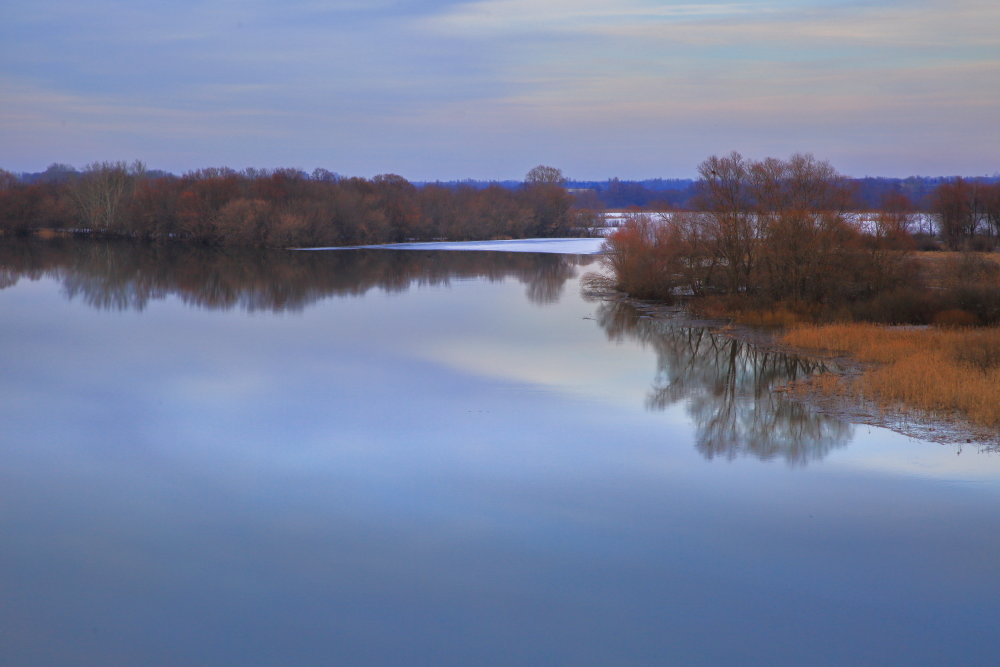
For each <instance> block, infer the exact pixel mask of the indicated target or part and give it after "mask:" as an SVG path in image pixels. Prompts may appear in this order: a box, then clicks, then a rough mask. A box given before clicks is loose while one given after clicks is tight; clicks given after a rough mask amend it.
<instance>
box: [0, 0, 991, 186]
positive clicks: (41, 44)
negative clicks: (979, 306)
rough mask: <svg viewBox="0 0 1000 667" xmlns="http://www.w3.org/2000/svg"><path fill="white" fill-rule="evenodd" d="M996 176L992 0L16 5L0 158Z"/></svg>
mask: <svg viewBox="0 0 1000 667" xmlns="http://www.w3.org/2000/svg"><path fill="white" fill-rule="evenodd" d="M731 150H739V151H741V152H743V153H744V154H746V155H748V156H751V157H764V156H769V155H773V156H777V157H786V156H787V155H789V154H791V153H793V152H812V153H814V154H815V155H816V156H817V157H819V158H822V159H827V160H829V161H830V162H832V163H833V165H834V166H835V167H837V168H838V169H839V170H840V171H842V172H843V173H846V174H848V175H853V176H862V175H866V174H871V175H887V176H907V175H911V174H926V175H951V174H961V175H977V174H991V173H995V172H998V171H1000V3H997V2H996V1H995V0H923V1H921V0H916V1H910V2H904V1H901V0H869V1H857V2H822V1H818V0H801V1H798V2H792V1H790V0H754V1H750V2H739V1H736V2H698V1H690V2H652V1H648V0H617V1H616V0H602V1H596V0H547V1H543V0H479V1H466V2H453V1H437V0H434V1H430V2H416V1H413V0H398V1H396V0H368V1H361V0H344V1H336V0H335V1H321V0H282V1H281V2H277V1H267V0H239V1H238V0H201V1H195V0H171V1H169V2H167V1H160V0H156V1H145V2H144V1H142V0H133V1H131V2H125V1H120V0H91V1H88V2H79V0H32V2H13V1H12V0H0V167H3V168H6V169H9V170H14V171H38V170H41V169H44V168H45V167H46V166H47V165H48V164H50V163H52V162H66V163H69V164H73V165H75V166H77V167H82V166H83V165H85V164H87V163H89V162H92V161H95V160H118V159H122V160H132V159H141V160H143V161H145V162H146V163H147V165H148V166H150V167H152V168H162V169H168V170H171V171H175V172H183V171H186V170H189V169H195V168H199V167H206V166H230V167H234V168H242V167H247V166H257V167H279V166H283V167H299V168H303V169H306V170H311V169H312V168H314V167H325V168H328V169H330V170H332V171H336V172H339V173H342V174H346V175H358V176H372V175H375V174H378V173H389V172H392V173H398V174H401V175H403V176H405V177H407V178H410V179H413V180H424V179H454V178H482V179H506V178H521V177H523V175H524V174H525V173H526V172H527V171H528V169H530V168H531V167H532V166H534V165H536V164H539V163H545V164H551V165H554V166H557V167H560V168H561V169H562V170H563V171H564V172H565V173H566V175H567V176H569V177H571V178H595V179H603V178H608V177H611V176H620V177H623V178H648V177H657V176H662V177H686V176H691V175H693V174H694V173H695V168H696V166H697V164H698V163H699V162H701V161H702V160H703V159H704V158H705V157H707V156H709V155H712V154H719V153H726V152H729V151H731Z"/></svg>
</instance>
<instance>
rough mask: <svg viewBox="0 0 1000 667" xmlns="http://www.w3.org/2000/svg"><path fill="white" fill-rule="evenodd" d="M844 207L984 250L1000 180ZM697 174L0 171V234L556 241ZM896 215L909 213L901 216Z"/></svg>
mask: <svg viewBox="0 0 1000 667" xmlns="http://www.w3.org/2000/svg"><path fill="white" fill-rule="evenodd" d="M837 182H838V188H839V192H840V195H841V200H842V208H843V209H844V210H848V209H849V210H851V211H855V212H857V211H868V212H871V213H872V214H873V215H875V216H879V215H883V214H885V215H889V214H891V215H894V216H896V217H897V218H899V219H900V220H903V221H906V220H910V221H912V219H913V218H912V215H913V214H915V213H917V212H926V213H928V214H929V215H928V216H925V217H924V218H922V221H923V224H922V225H919V226H915V225H910V227H912V228H909V229H907V233H908V234H913V235H914V236H915V237H916V238H917V241H918V243H919V245H920V247H923V248H925V249H931V248H934V247H937V246H938V245H941V246H943V247H947V248H952V249H958V248H978V249H990V248H992V247H994V246H996V245H997V241H998V239H1000V177H982V178H968V179H962V178H938V177H935V178H925V177H912V178H907V179H889V178H863V179H848V178H845V177H843V176H840V175H838V176H837ZM705 192H706V180H705V175H704V174H702V178H700V179H698V180H691V179H649V180H644V181H625V180H622V179H618V178H611V179H608V180H607V181H569V180H567V179H565V178H564V177H563V175H562V172H561V171H559V170H558V169H555V168H553V167H547V166H544V165H539V166H538V167H536V168H535V169H532V170H531V172H529V174H528V175H527V176H526V178H525V179H524V181H520V182H514V181H504V182H497V183H485V182H481V181H472V180H466V181H452V182H435V183H411V182H409V181H407V180H406V179H404V178H402V177H401V176H396V175H394V174H384V175H380V176H375V177H374V178H371V179H365V178H356V177H355V178H351V177H343V176H340V175H338V174H335V173H332V172H330V171H327V170H325V169H316V170H314V171H313V172H312V173H306V172H303V171H301V170H297V169H274V170H264V169H245V170H242V171H235V170H232V169H228V168H211V169H201V170H198V171H193V172H189V173H187V174H184V175H182V176H175V175H173V174H169V173H166V172H163V171H154V170H147V169H146V168H145V166H144V165H143V164H142V163H141V162H133V163H124V162H99V163H93V164H91V165H88V166H87V167H85V168H84V169H83V170H82V171H78V170H76V169H75V168H73V167H71V166H68V165H64V164H53V165H51V166H49V168H48V169H46V170H45V171H44V172H39V173H36V174H20V175H14V174H12V173H10V172H6V171H3V170H0V232H6V233H30V232H32V231H35V230H39V229H53V230H60V229H61V230H78V231H86V232H87V233H90V234H100V235H106V236H123V237H129V238H139V239H179V240H187V241H192V242H197V243H204V244H216V245H253V246H289V245H301V246H307V245H360V244H374V243H387V242H398V241H408V240H434V239H450V240H465V239H492V238H523V237H531V236H567V235H574V234H578V233H583V232H585V230H587V229H589V228H591V227H595V226H599V225H600V224H602V222H603V220H602V217H601V212H602V211H604V210H608V209H612V210H623V209H625V210H646V211H669V210H673V211H685V210H686V211H704V210H705V207H706V206H709V205H712V203H711V201H710V200H708V199H706V198H705ZM906 216H911V217H909V218H907V217H906Z"/></svg>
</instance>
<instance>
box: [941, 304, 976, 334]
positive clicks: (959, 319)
mask: <svg viewBox="0 0 1000 667" xmlns="http://www.w3.org/2000/svg"><path fill="white" fill-rule="evenodd" d="M931 323H932V324H933V325H934V326H937V327H945V328H952V329H954V328H959V327H974V326H976V325H977V324H979V318H978V317H976V316H975V314H973V313H970V312H969V311H967V310H962V309H961V308H949V309H948V310H942V311H939V312H937V313H935V314H934V318H933V319H932V320H931Z"/></svg>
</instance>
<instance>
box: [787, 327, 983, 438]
mask: <svg viewBox="0 0 1000 667" xmlns="http://www.w3.org/2000/svg"><path fill="white" fill-rule="evenodd" d="M783 341H784V342H785V343H788V344H789V345H794V346H797V347H803V348H811V349H821V350H831V351H838V352H846V353H849V354H851V355H853V356H854V357H856V358H857V359H859V360H860V361H863V362H869V363H874V364H876V365H874V366H872V367H870V368H868V369H866V370H865V371H864V373H863V374H862V376H861V378H860V379H858V380H857V381H856V382H853V383H852V384H851V388H850V390H851V391H854V392H858V393H860V394H862V395H863V396H864V397H865V398H868V399H871V400H874V401H876V402H877V403H878V404H879V405H881V406H884V407H888V406H890V405H894V404H902V405H903V406H904V407H909V408H915V409H918V410H925V411H928V412H936V413H951V412H959V413H961V414H962V415H964V416H966V417H967V418H968V419H969V420H971V421H972V422H973V423H975V424H979V425H982V426H988V427H998V426H1000V400H998V399H997V397H998V396H1000V328H995V327H993V328H982V329H960V330H944V329H937V328H930V329H893V328H887V327H880V326H876V325H871V324H833V325H826V326H805V327H800V328H797V329H794V330H792V331H790V332H789V333H787V334H785V336H784V337H783ZM819 388H820V389H821V390H823V391H826V392H827V393H833V392H835V391H845V390H848V388H847V386H846V384H845V383H837V384H836V385H834V384H833V383H830V382H824V383H823V384H822V385H821V386H820V387H819Z"/></svg>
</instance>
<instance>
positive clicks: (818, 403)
mask: <svg viewBox="0 0 1000 667" xmlns="http://www.w3.org/2000/svg"><path fill="white" fill-rule="evenodd" d="M586 289H587V291H588V292H589V293H591V294H592V295H593V296H595V297H597V298H600V299H603V300H607V301H619V302H624V303H627V304H629V305H631V306H632V307H633V308H635V309H636V310H637V311H639V312H640V313H642V315H644V316H647V317H651V318H654V319H657V320H660V321H669V322H670V323H672V324H675V325H676V326H680V327H693V328H695V327H704V328H706V329H709V330H711V331H712V332H713V333H716V334H719V335H722V336H726V337H728V338H732V339H736V340H739V341H741V342H744V343H748V344H750V345H753V346H755V347H757V348H760V349H764V350H771V351H775V352H779V353H783V354H789V355H794V356H797V357H802V358H806V359H814V360H823V361H829V362H833V363H834V364H835V365H836V366H837V367H838V368H839V369H840V370H839V371H837V372H831V373H827V374H825V375H827V376H829V375H835V376H838V377H840V378H845V377H846V378H856V377H860V376H861V374H862V373H863V372H864V370H865V369H866V368H868V367H870V365H868V364H865V363H864V362H862V361H860V360H858V359H856V358H854V357H852V356H850V355H842V354H824V353H820V352H817V351H815V350H809V349H804V348H799V347H794V346H791V345H788V344H785V343H782V342H780V341H779V340H777V337H776V333H774V332H771V331H767V330H765V329H761V328H757V327H751V326H748V325H744V324H738V323H735V322H732V321H729V320H725V319H710V318H703V317H697V316H695V315H692V314H691V313H690V311H689V310H688V309H687V307H686V306H685V305H668V304H665V303H661V302H656V301H645V300H642V299H636V298H633V297H630V296H628V295H627V294H625V293H623V292H620V291H617V290H614V289H612V288H609V287H608V286H606V285H603V286H602V285H598V284H595V282H591V284H590V285H588V286H586ZM818 377H823V376H813V377H810V378H807V379H804V380H797V381H795V382H793V383H790V384H786V385H781V386H777V387H772V388H771V391H774V392H781V393H783V394H785V396H786V397H788V398H789V399H791V400H794V401H797V402H799V403H801V404H803V405H806V406H808V407H809V408H811V409H813V410H816V411H817V412H819V413H821V414H824V415H827V416H830V417H834V418H836V419H840V420H842V421H845V422H848V423H850V424H854V425H858V426H874V427H877V428H885V429H888V430H890V431H893V432H895V433H899V434H900V435H904V436H906V437H910V438H916V439H919V440H925V441H928V442H933V443H936V444H941V445H976V446H978V447H982V448H983V449H985V450H986V451H990V452H1000V432H998V431H996V430H993V429H989V428H986V427H982V426H977V425H975V424H972V423H971V422H969V421H968V420H967V419H965V418H964V417H963V416H962V415H958V414H954V415H945V414H937V413H928V412H925V411H922V410H918V409H915V408H906V407H905V406H901V405H895V406H892V407H889V408H886V407H884V406H879V405H876V404H875V403H874V402H873V401H870V400H866V399H864V398H861V397H858V396H855V395H851V394H849V393H846V392H837V393H830V392H826V391H823V390H822V389H821V388H820V387H818V386H817V383H816V378H818Z"/></svg>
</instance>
